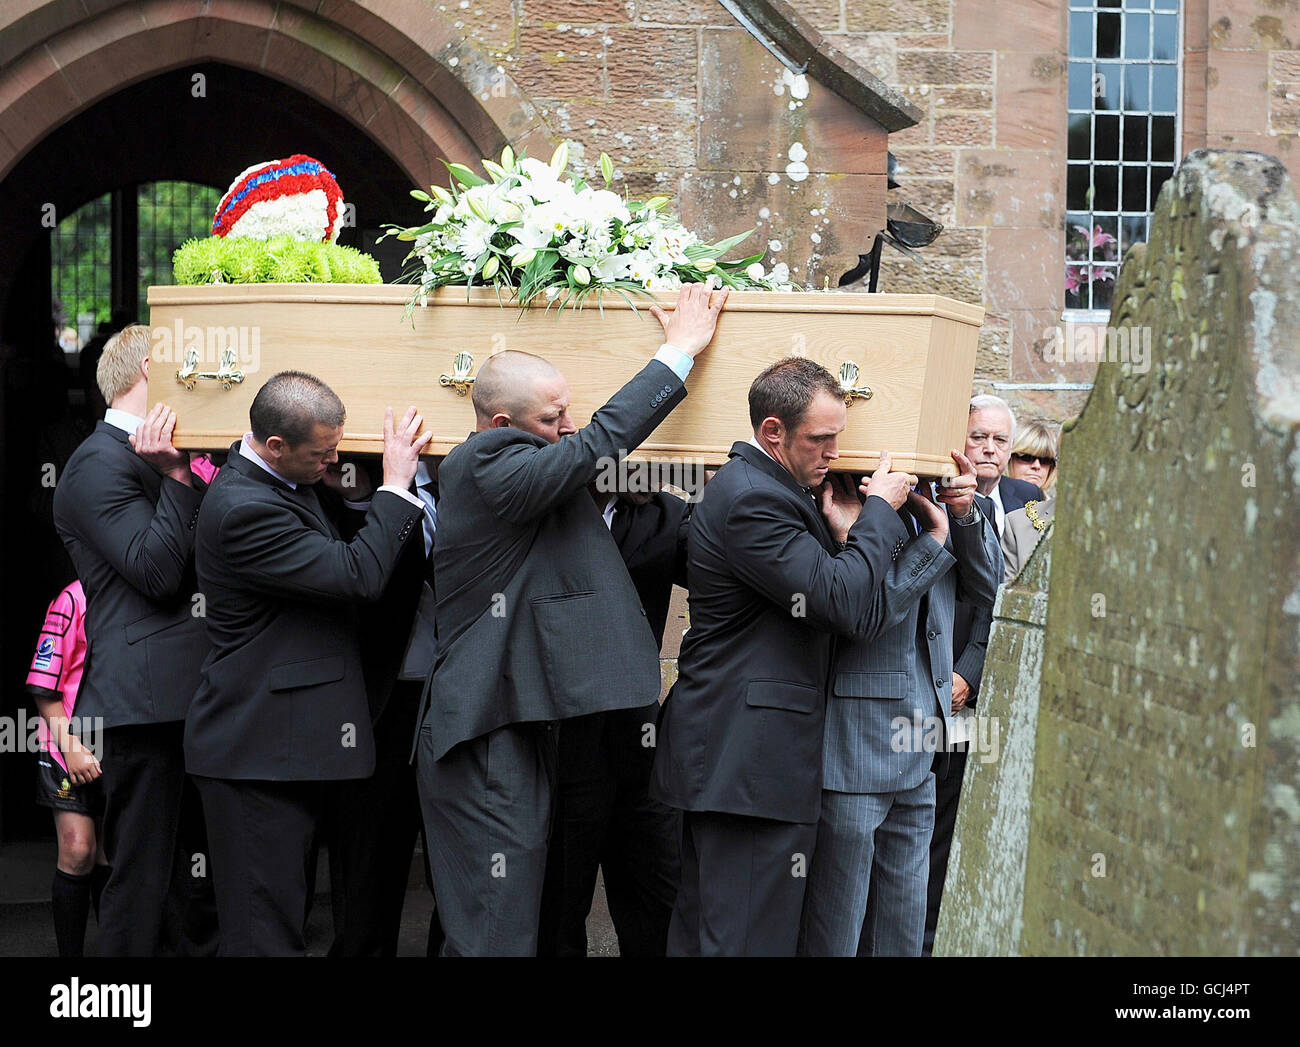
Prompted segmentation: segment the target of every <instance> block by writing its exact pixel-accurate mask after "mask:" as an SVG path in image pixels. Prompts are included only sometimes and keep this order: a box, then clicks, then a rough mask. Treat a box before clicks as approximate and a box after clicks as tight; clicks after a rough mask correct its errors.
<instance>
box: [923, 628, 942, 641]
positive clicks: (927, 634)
mask: <svg viewBox="0 0 1300 1047" xmlns="http://www.w3.org/2000/svg"><path fill="white" fill-rule="evenodd" d="M925 635H926V636H928V637H929V638H930V639H931V640H933V639H934V638H935V637H936V636H938V635H939V634H938V633H936V632H935V631H934V630H933V629H931V630H930V631H929V632H928V633H926V634H925Z"/></svg>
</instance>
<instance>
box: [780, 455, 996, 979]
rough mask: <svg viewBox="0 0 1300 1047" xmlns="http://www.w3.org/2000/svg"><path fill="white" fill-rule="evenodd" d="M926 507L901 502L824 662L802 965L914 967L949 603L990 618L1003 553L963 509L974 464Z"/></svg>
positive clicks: (947, 676) (947, 681)
mask: <svg viewBox="0 0 1300 1047" xmlns="http://www.w3.org/2000/svg"><path fill="white" fill-rule="evenodd" d="M952 457H953V461H954V462H956V463H957V466H958V469H959V470H960V473H959V475H958V476H957V477H956V479H955V480H953V481H951V482H950V483H947V484H944V485H941V486H940V487H939V493H938V495H937V502H938V504H936V502H935V501H932V500H931V499H932V497H934V496H932V495H931V494H930V493H929V484H926V485H925V488H924V489H925V493H924V494H921V493H918V492H915V491H914V492H912V493H911V494H909V495H908V499H907V507H908V510H909V511H910V512H909V515H908V516H906V517H903V520H904V523H905V525H906V526H907V527H908V529H909V530H912V531H914V533H915V537H913V538H912V539H910V540H909V541H908V543H907V546H906V547H905V548H904V550H903V552H902V554H901V555H900V556H899V558H898V560H897V562H896V563H895V564H894V565H893V567H892V568H891V570H890V572H889V577H888V578H887V579H886V581H885V584H884V586H883V588H882V589H881V591H880V602H881V605H882V610H881V614H880V615H879V618H878V620H877V621H876V622H875V623H874V624H873V628H872V629H871V630H870V631H868V632H866V633H864V634H862V635H859V636H857V637H855V638H854V639H852V640H849V641H847V642H844V643H841V644H840V645H839V646H838V648H837V650H836V653H835V667H834V675H833V683H832V697H831V702H830V708H829V709H828V710H827V713H826V745H825V751H824V753H823V758H822V760H823V767H824V770H825V781H824V782H823V787H822V788H823V791H822V813H821V821H820V823H819V824H818V828H817V852H816V856H815V857H814V859H813V863H812V873H811V875H810V877H809V880H808V897H807V900H806V901H805V904H804V915H803V933H802V935H801V942H800V945H801V948H800V951H801V953H803V954H804V955H809V956H854V955H858V956H919V955H920V954H921V941H922V936H923V932H924V929H925V909H926V886H927V880H928V871H929V865H930V861H929V858H930V838H931V834H932V831H933V828H934V786H935V776H934V774H933V773H932V766H933V765H934V763H935V753H936V752H937V751H938V750H939V749H940V748H941V747H942V745H943V743H944V742H945V741H946V740H947V738H948V734H949V731H950V730H951V724H950V718H949V710H950V708H951V704H952V652H953V647H952V637H951V633H952V623H953V608H954V604H955V602H956V600H957V599H962V600H966V601H969V602H971V603H973V604H975V605H976V606H979V607H992V606H993V600H994V598H995V597H996V596H997V591H998V581H999V580H1000V578H1001V576H1002V574H1001V563H1002V561H1001V551H1000V548H999V545H998V541H997V536H996V534H995V533H994V530H993V525H992V523H991V522H989V521H987V520H985V518H984V514H983V513H982V512H981V511H980V510H979V509H978V508H977V507H976V505H975V484H976V479H975V467H974V466H973V465H972V464H971V462H970V460H969V459H968V458H967V457H966V456H965V455H963V454H961V453H960V452H956V451H955V452H953V456H952Z"/></svg>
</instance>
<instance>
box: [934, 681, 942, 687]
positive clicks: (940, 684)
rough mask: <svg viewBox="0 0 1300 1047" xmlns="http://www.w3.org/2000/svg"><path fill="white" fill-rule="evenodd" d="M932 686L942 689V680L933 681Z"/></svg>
mask: <svg viewBox="0 0 1300 1047" xmlns="http://www.w3.org/2000/svg"><path fill="white" fill-rule="evenodd" d="M934 685H935V686H936V687H942V686H943V681H942V680H935V681H934Z"/></svg>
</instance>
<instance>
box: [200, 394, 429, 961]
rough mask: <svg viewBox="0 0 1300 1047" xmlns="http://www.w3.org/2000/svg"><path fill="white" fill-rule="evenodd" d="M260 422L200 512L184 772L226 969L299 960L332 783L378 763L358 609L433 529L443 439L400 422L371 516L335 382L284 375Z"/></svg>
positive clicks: (411, 417) (410, 413)
mask: <svg viewBox="0 0 1300 1047" xmlns="http://www.w3.org/2000/svg"><path fill="white" fill-rule="evenodd" d="M249 421H250V422H251V424H252V432H250V433H248V434H246V435H245V436H244V438H243V440H241V441H240V442H239V443H236V444H235V445H234V446H232V447H231V449H230V457H229V460H228V462H227V464H226V467H225V468H224V469H222V470H221V472H220V473H219V474H218V475H217V478H216V480H215V481H214V482H213V485H212V488H211V490H210V491H209V492H208V497H207V498H206V499H205V500H204V503H203V507H202V509H201V510H200V512H199V522H198V538H197V545H196V556H195V559H196V564H197V567H198V578H199V591H200V592H201V593H202V595H203V597H204V600H205V603H206V608H205V611H206V617H205V623H206V625H207V631H208V637H209V639H210V640H211V642H212V651H211V653H210V654H209V656H208V658H207V660H206V661H205V662H204V663H203V669H202V679H201V682H200V684H199V688H198V692H197V693H196V694H195V695H194V700H193V702H192V703H191V705H190V711H189V716H188V718H187V720H186V723H185V763H186V769H187V770H188V771H189V772H190V774H191V775H193V776H194V778H195V780H196V781H197V783H198V786H199V793H200V795H201V796H202V798H203V809H204V812H205V814H206V815H207V819H208V835H209V840H210V842H211V850H212V876H213V881H214V885H215V887H216V895H217V912H218V922H219V924H220V932H221V947H220V953H221V955H223V956H248V955H262V956H266V955H272V956H275V955H279V956H284V955H298V956H301V955H304V954H305V943H304V940H303V923H304V920H305V916H306V911H307V898H308V891H309V890H310V889H311V885H310V884H309V883H308V882H307V880H308V877H307V871H308V869H309V868H310V865H311V861H310V850H311V845H312V842H313V839H314V837H315V833H316V826H317V820H318V816H319V812H320V807H321V802H322V799H323V795H322V793H323V789H324V783H326V782H330V781H337V780H341V779H349V778H364V777H367V776H368V775H370V774H371V772H372V771H373V770H374V765H375V749H374V740H373V737H372V733H371V724H370V709H369V704H368V702H367V696H366V685H365V679H364V676H363V664H362V655H361V649H360V643H359V641H358V637H357V627H358V622H357V615H356V610H355V608H354V606H353V604H355V603H356V602H359V601H374V600H378V599H379V597H380V596H381V595H382V594H383V592H384V590H385V588H386V586H387V585H388V581H389V579H390V578H391V576H392V573H393V569H394V567H395V565H396V564H397V561H398V557H399V556H400V554H401V551H402V548H403V546H404V545H405V543H406V542H407V540H408V539H409V538H410V537H411V535H412V534H413V533H416V532H418V530H419V527H420V519H421V516H422V514H423V511H424V510H423V504H422V503H421V502H420V500H419V499H418V498H416V497H415V496H414V495H411V494H410V493H409V492H408V491H407V488H408V487H409V486H410V484H411V480H412V478H413V477H414V476H415V469H416V462H417V460H418V456H419V452H420V449H421V448H422V447H423V446H424V445H425V444H426V443H428V441H429V439H430V436H429V434H427V433H426V434H424V435H418V434H419V432H420V424H421V421H422V419H421V416H420V415H419V414H417V413H416V410H415V408H414V407H412V408H409V409H408V410H407V412H406V414H405V416H404V417H403V418H402V419H401V420H400V421H399V422H396V423H395V422H394V420H393V411H392V409H391V408H389V410H388V412H387V414H386V415H385V418H384V462H383V469H384V483H383V486H381V487H380V488H379V489H378V491H376V492H374V496H373V498H372V499H371V500H370V503H369V508H368V510H367V511H366V513H365V515H364V518H363V519H362V518H361V514H360V513H359V512H355V513H352V514H348V513H347V512H346V511H344V510H342V508H341V507H340V506H338V505H337V502H338V501H339V500H340V498H341V497H342V496H346V497H349V498H352V499H364V498H365V497H367V496H368V495H369V494H370V491H369V486H370V481H369V480H368V479H367V478H365V475H364V473H363V472H361V471H360V470H358V471H357V477H358V482H357V483H355V484H353V485H352V486H351V487H348V488H346V489H345V487H344V483H343V479H342V474H341V471H340V470H338V469H337V463H338V453H337V447H338V444H339V441H340V440H341V439H342V437H343V421H344V411H343V404H342V402H341V401H340V400H339V398H338V397H337V396H336V395H335V394H334V392H333V390H331V389H330V388H329V387H328V386H327V385H325V383H324V382H321V381H320V380H319V379H317V378H314V377H313V376H311V375H309V374H303V373H301V372H297V371H286V372H282V373H280V374H277V375H275V376H274V377H272V378H271V379H269V380H268V381H267V383H266V384H265V385H264V386H263V387H262V389H261V390H260V391H259V392H258V394H257V396H256V397H255V398H254V399H253V404H252V406H251V407H250V408H249ZM317 485H320V486H322V487H324V488H326V490H324V491H318V486H317ZM346 534H350V537H345V535H346Z"/></svg>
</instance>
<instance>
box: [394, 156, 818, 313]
mask: <svg viewBox="0 0 1300 1047" xmlns="http://www.w3.org/2000/svg"><path fill="white" fill-rule="evenodd" d="M568 156H569V147H568V143H567V142H561V143H560V146H559V148H557V149H556V150H555V154H554V155H553V156H552V157H551V161H550V163H544V162H542V161H541V160H535V159H532V158H529V157H527V156H519V157H516V156H515V154H514V151H513V150H512V149H510V147H509V146H507V147H506V149H505V150H504V151H503V152H502V154H501V162H500V163H499V164H498V163H495V162H493V161H492V160H484V161H483V169H484V170H485V171H487V172H488V175H489V178H482V177H480V176H479V175H477V174H475V173H474V172H473V171H471V170H470V169H469V168H468V167H466V166H464V165H463V164H456V163H447V165H446V166H447V170H448V171H449V172H450V174H451V179H450V184H449V187H448V188H446V189H444V188H443V187H441V186H437V185H435V186H430V188H429V192H428V193H426V192H424V191H423V190H420V189H414V190H412V191H411V195H412V196H414V197H415V198H416V199H417V200H422V201H424V202H425V204H426V206H425V211H426V212H432V217H430V218H429V220H428V221H427V222H426V223H425V224H423V225H419V226H412V227H409V228H403V227H400V226H395V225H390V226H387V227H386V228H388V229H389V230H390V232H389V233H387V234H386V235H389V236H396V237H397V238H398V239H399V240H406V241H412V242H414V247H413V248H412V249H411V253H410V254H409V255H407V257H406V261H407V263H409V264H410V268H409V269H408V270H407V274H406V275H407V277H408V278H409V279H412V280H414V281H418V283H419V290H418V291H417V292H416V293H415V296H414V297H413V298H412V300H411V307H412V308H413V307H414V305H415V304H416V303H417V302H418V303H419V304H421V305H424V304H425V302H426V299H427V296H428V295H429V293H430V292H431V291H433V290H434V289H436V288H438V287H444V286H447V285H452V284H465V285H467V286H473V285H478V286H487V287H494V288H496V290H497V293H498V294H500V293H501V292H502V291H503V290H508V291H509V292H510V294H511V295H512V296H513V297H515V298H516V299H517V300H518V301H519V303H520V304H521V305H523V306H527V305H528V304H529V303H531V302H533V301H534V300H535V299H538V298H544V299H545V300H546V301H547V303H548V307H549V305H550V304H558V306H559V308H560V309H561V310H563V309H564V307H565V306H566V305H570V304H572V305H574V306H575V307H577V308H580V307H581V305H582V303H583V302H584V300H585V299H586V298H587V297H588V296H589V295H591V294H593V293H594V294H596V296H597V301H598V302H599V301H600V296H601V295H602V294H603V293H604V292H605V291H612V292H614V293H616V294H619V295H621V296H622V297H623V298H624V299H625V300H626V301H627V302H628V304H629V305H632V306H633V308H634V309H635V308H636V307H635V305H634V304H633V303H632V300H631V298H630V297H629V295H633V294H639V295H644V296H649V295H651V294H653V292H656V291H672V290H676V289H677V288H678V287H680V286H681V285H682V283H683V282H688V283H689V282H700V283H702V282H704V281H706V280H708V279H709V278H710V277H712V278H713V281H714V283H715V285H718V286H726V287H734V288H762V289H766V290H792V288H791V286H790V283H789V279H790V272H789V268H788V267H787V266H786V265H785V263H784V262H783V263H781V264H779V265H777V266H774V267H773V268H772V270H771V271H770V272H769V271H768V270H766V269H764V267H763V264H762V258H763V252H761V251H760V252H759V253H758V254H754V255H750V256H749V257H748V258H741V259H738V260H736V261H724V260H723V256H724V255H725V254H727V252H728V251H730V250H731V249H732V248H733V247H735V246H736V245H737V244H739V243H740V242H741V241H742V240H744V239H745V238H746V237H748V236H750V235H751V234H752V233H753V231H754V230H752V229H751V230H750V231H749V232H747V233H742V234H740V235H739V236H733V237H729V238H728V239H726V240H721V241H719V242H718V243H715V244H708V243H704V242H702V241H701V240H700V238H699V237H698V236H696V235H695V234H694V233H692V232H690V231H689V230H688V229H686V228H685V227H684V226H683V225H682V223H681V222H680V221H679V220H678V219H676V218H674V217H672V216H671V215H667V214H665V213H664V212H663V207H664V205H665V204H666V203H668V197H666V196H656V197H653V198H652V199H650V200H646V201H644V202H634V201H629V200H627V199H625V198H624V197H621V196H619V195H618V194H617V193H614V192H611V191H610V190H609V188H608V187H609V186H610V185H611V184H612V183H613V181H614V165H613V163H612V162H611V161H610V158H609V157H608V156H607V155H606V154H604V153H601V154H600V171H601V174H602V175H603V176H604V180H605V186H606V188H604V189H596V188H593V187H592V186H590V185H588V184H587V182H585V181H584V180H583V179H581V178H577V177H565V173H566V170H567V168H568ZM444 162H445V161H444Z"/></svg>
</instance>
